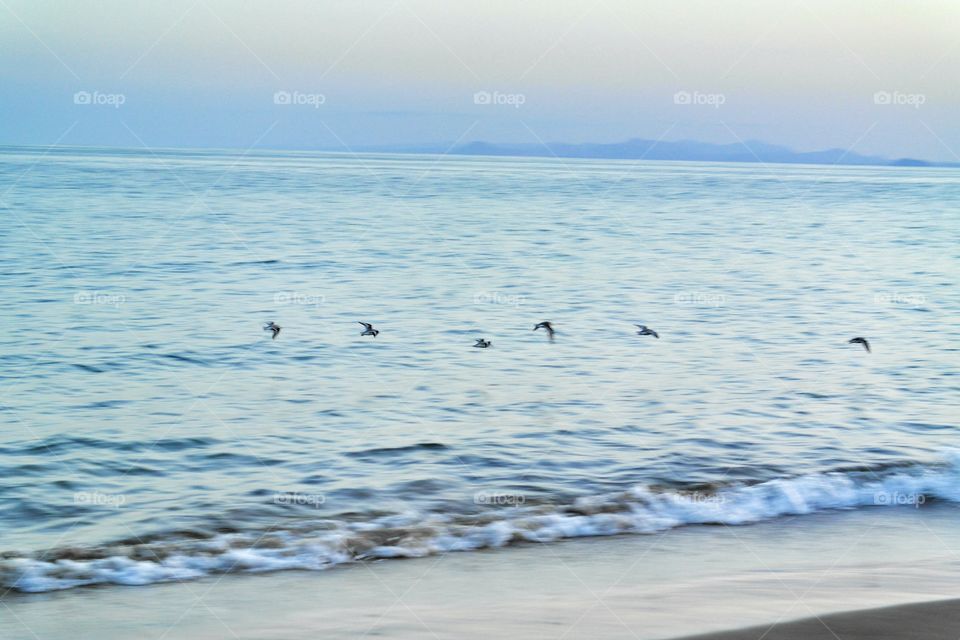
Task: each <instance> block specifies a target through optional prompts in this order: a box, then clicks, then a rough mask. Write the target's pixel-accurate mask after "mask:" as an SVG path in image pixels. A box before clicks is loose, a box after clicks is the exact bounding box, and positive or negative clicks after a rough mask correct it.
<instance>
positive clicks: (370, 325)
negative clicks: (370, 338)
mask: <svg viewBox="0 0 960 640" xmlns="http://www.w3.org/2000/svg"><path fill="white" fill-rule="evenodd" d="M360 324H362V325H363V326H365V327H366V328H367V329H373V325H372V324H370V323H369V322H360Z"/></svg>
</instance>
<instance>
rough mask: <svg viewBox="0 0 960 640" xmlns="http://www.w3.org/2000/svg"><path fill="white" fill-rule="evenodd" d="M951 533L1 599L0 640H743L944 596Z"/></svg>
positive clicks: (756, 538) (849, 525) (638, 543)
mask: <svg viewBox="0 0 960 640" xmlns="http://www.w3.org/2000/svg"><path fill="white" fill-rule="evenodd" d="M958 524H960V510H958V509H956V508H954V507H953V506H952V505H941V506H939V507H937V506H932V507H928V508H925V509H923V510H906V509H904V510H861V511H845V512H834V513H826V514H815V515H806V516H800V517H788V518H782V519H779V520H777V521H773V522H766V523H762V524H756V525H749V526H742V527H725V526H700V527H689V528H686V529H683V530H674V531H670V532H666V533H664V534H659V535H635V536H618V537H611V538H581V539H576V540H570V541H565V542H560V543H544V544H537V545H527V546H518V547H508V548H504V549H497V550H486V551H475V552H469V553H448V554H443V555H438V556H431V557H425V558H417V559H409V560H398V561H368V562H362V563H356V564H354V565H349V566H342V567H338V568H335V569H331V570H327V571H318V572H310V571H281V572H276V573H269V574H262V575H250V574H224V575H219V576H211V577H208V578H205V579H200V580H195V581H185V582H182V583H181V582H173V583H164V584H155V585H150V586H139V587H134V586H130V587H116V586H104V587H89V588H79V589H71V590H67V591H59V592H47V593H37V594H22V593H21V594H11V595H8V596H7V597H4V598H0V609H2V610H3V611H4V612H5V613H8V614H9V615H4V616H0V637H2V638H4V639H5V640H7V639H9V640H21V639H23V640H28V639H30V640H35V639H36V638H38V637H39V638H44V639H45V640H60V639H62V640H67V639H69V640H87V639H89V640H121V639H123V640H126V638H131V637H144V638H160V637H162V638H163V639H164V640H213V639H220V638H224V637H230V638H237V639H240V640H253V639H255V638H256V639H260V638H271V639H272V640H308V639H309V638H316V637H323V638H357V637H365V636H368V635H369V636H371V637H373V636H379V637H387V638H391V639H404V640H406V639H407V638H410V639H413V638H421V637H424V636H427V637H434V638H437V639H440V640H446V639H448V638H449V639H451V640H453V639H454V638H456V639H458V640H481V639H483V638H489V637H510V638H519V639H521V640H522V639H526V638H530V639H533V638H546V637H551V638H557V637H561V636H562V637H563V638H564V639H565V640H578V639H580V638H582V639H584V640H587V639H591V640H592V639H593V638H603V639H604V640H665V639H675V638H694V637H698V636H699V637H700V638H701V640H706V639H710V638H717V639H718V640H720V639H724V640H738V639H741V638H743V639H744V640H746V639H747V638H752V639H753V640H757V638H759V637H760V635H761V634H762V633H763V631H761V632H760V633H755V630H756V629H757V628H760V627H762V628H763V630H764V631H765V630H766V629H768V628H769V625H770V624H772V623H774V622H776V621H778V620H798V619H800V618H803V617H807V616H820V617H821V618H822V617H824V616H826V615H838V616H844V615H856V614H845V613H843V612H845V611H862V610H873V609H876V608H878V607H889V606H899V605H906V606H915V604H911V603H926V602H935V601H941V602H942V601H944V600H946V599H949V598H957V597H958V596H960V592H958V591H960V590H958V588H957V585H956V572H957V570H958V569H960V560H958V556H957V553H956V549H955V546H956V545H955V543H956V539H957V533H956V532H957V531H958V529H960V527H958ZM947 541H950V543H949V544H948V542H947ZM870 615H872V614H870ZM64 620H70V621H71V623H70V625H69V628H67V626H66V625H64V624H63V621H64ZM870 620H872V618H866V619H864V620H863V621H862V622H860V624H861V625H869V623H870ZM855 622H856V621H855ZM765 624H766V625H767V626H763V625H765ZM793 624H795V623H792V622H788V623H785V624H784V625H781V626H782V627H783V628H785V629H786V630H787V631H789V630H791V629H793V628H794V627H792V626H790V625H793ZM796 624H803V622H802V621H800V622H797V623H796ZM803 628H804V627H801V629H803ZM844 628H847V627H844ZM850 628H851V629H852V628H855V624H851V625H850ZM864 628H867V629H869V628H871V627H869V626H864ZM731 629H733V630H736V631H729V630H731ZM744 630H746V631H744ZM744 632H746V633H747V634H748V635H746V636H744V635H719V634H731V633H732V634H742V633H744ZM750 633H754V635H753V636H750V635H749V634H750ZM704 634H714V635H704ZM776 637H781V636H774V638H776ZM782 637H783V638H784V639H788V638H792V637H802V636H789V635H784V636H782ZM849 637H850V638H858V637H866V636H856V635H852V636H849ZM872 637H875V638H882V637H883V636H872ZM888 637H891V638H898V637H907V636H897V635H894V636H888ZM910 637H918V636H916V635H914V636H910ZM920 637H927V636H920ZM930 637H934V638H936V637H938V636H930ZM770 638H771V636H770V635H769V634H768V635H767V636H765V637H764V640H769V639H770ZM828 640H836V638H835V637H833V636H832V635H831V636H828ZM841 640H848V637H843V636H842V637H841ZM953 640H956V634H955V635H954V636H953Z"/></svg>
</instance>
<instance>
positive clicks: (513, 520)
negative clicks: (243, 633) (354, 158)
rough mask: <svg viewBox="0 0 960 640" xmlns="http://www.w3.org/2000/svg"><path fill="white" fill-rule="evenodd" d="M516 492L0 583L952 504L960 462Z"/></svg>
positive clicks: (296, 562)
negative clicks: (535, 499) (743, 480)
mask: <svg viewBox="0 0 960 640" xmlns="http://www.w3.org/2000/svg"><path fill="white" fill-rule="evenodd" d="M427 444H429V443H427ZM387 451H389V449H388V450H387ZM478 495H480V494H478ZM499 497H504V498H510V500H506V499H505V500H502V501H501V500H499V499H498V498H499ZM522 498H523V496H522V495H516V494H513V495H511V494H509V493H503V494H498V493H497V492H490V493H488V494H485V495H484V496H483V497H482V499H479V500H478V499H477V496H474V500H473V501H471V504H472V505H473V506H474V508H473V509H465V510H464V512H463V513H450V512H445V513H419V512H417V513H406V514H398V515H389V516H379V517H376V518H372V519H368V520H365V521H336V520H324V521H322V522H319V523H316V524H314V525H312V526H310V525H308V523H301V524H300V525H299V526H297V527H296V528H295V529H294V528H290V529H289V530H280V531H269V532H256V531H227V532H224V531H219V532H209V533H197V532H189V534H188V533H187V532H183V531H179V532H169V533H167V534H155V535H152V536H149V537H147V536H142V537H137V538H134V539H130V540H124V541H118V542H114V543H112V544H110V545H105V546H103V547H98V548H92V549H77V548H69V549H57V550H51V551H47V552H42V553H38V554H33V555H29V556H27V555H17V554H9V553H8V554H0V587H2V588H4V589H13V590H16V591H23V592H40V591H51V590H57V589H69V588H72V587H79V586H84V585H94V584H118V585H145V584H151V583H155V582H167V581H172V580H186V579H192V578H200V577H203V576H207V575H210V574H215V573H224V572H233V571H237V572H265V571H279V570H285V569H300V570H304V569H306V570H322V569H326V568H329V567H332V566H336V565H340V564H345V563H350V562H356V561H361V560H367V559H384V558H413V557H422V556H428V555H432V554H438V553H446V552H450V551H470V550H475V549H484V548H496V547H503V546H507V545H510V544H516V543H530V542H541V543H542V542H553V541H557V540H561V539H564V538H578V537H587V536H610V535H618V534H628V533H633V534H650V533H656V532H660V531H665V530H668V529H673V528H677V527H682V526H688V525H728V526H735V525H747V524H751V523H756V522H761V521H764V520H771V519H774V518H778V517H783V516H795V515H803V514H810V513H816V512H821V511H827V510H836V509H857V508H862V507H878V508H881V507H897V506H920V505H922V504H924V503H927V502H931V501H934V500H942V501H949V502H960V457H955V458H954V459H953V460H952V461H951V462H949V463H945V464H941V465H933V466H922V465H916V464H914V465H903V466H893V467H890V466H888V467H883V468H872V469H859V470H851V471H843V472H841V471H834V472H828V473H822V474H813V475H805V476H795V477H791V478H780V479H775V480H770V481H766V482H757V483H753V484H729V485H725V486H697V485H692V486H691V487H687V488H683V489H666V488H663V487H656V486H650V485H644V486H637V487H633V488H632V489H630V490H628V491H625V492H619V493H614V494H605V495H597V496H588V497H582V498H578V499H575V500H572V501H570V502H569V503H568V504H561V505H553V504H543V503H540V504H530V505H526V504H524V502H525V501H524V500H523V499H522ZM474 503H476V504H474ZM497 505H509V506H505V507H502V506H497Z"/></svg>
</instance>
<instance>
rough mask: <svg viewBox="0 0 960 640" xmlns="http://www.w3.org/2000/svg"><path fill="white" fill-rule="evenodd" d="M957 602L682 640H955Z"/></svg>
mask: <svg viewBox="0 0 960 640" xmlns="http://www.w3.org/2000/svg"><path fill="white" fill-rule="evenodd" d="M957 637H960V600H944V601H939V602H924V603H919V604H911V605H903V606H899V607H885V608H882V609H867V610H864V611H850V612H847V613H837V614H832V615H825V616H819V617H812V618H805V619H803V620H797V621H794V622H785V623H779V624H774V625H766V626H764V625H761V626H757V627H751V628H749V629H738V630H736V631H725V632H722V633H709V634H706V635H698V636H690V637H689V638H686V639H684V640H759V639H760V638H763V639H764V640H837V639H838V638H839V639H840V640H884V639H888V640H899V639H900V638H923V639H924V640H956V638H957Z"/></svg>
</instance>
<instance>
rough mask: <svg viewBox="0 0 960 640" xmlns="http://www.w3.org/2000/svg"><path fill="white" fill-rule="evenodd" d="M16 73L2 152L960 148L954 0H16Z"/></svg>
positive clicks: (4, 101) (7, 0)
mask: <svg viewBox="0 0 960 640" xmlns="http://www.w3.org/2000/svg"><path fill="white" fill-rule="evenodd" d="M0 72H2V84H0V144H2V143H6V144H49V143H53V142H55V141H59V142H60V143H61V144H89V145H105V146H130V147H136V146H141V145H149V146H154V147H178V146H201V147H202V146H216V147H237V148H247V147H249V146H251V145H256V146H258V147H267V148H333V147H338V146H341V145H345V146H347V147H360V146H364V145H376V144H391V143H415V142H441V141H454V140H460V141H463V142H466V141H470V140H478V139H481V140H490V141H498V142H520V141H522V142H535V141H537V140H545V141H570V142H584V141H597V142H613V141H619V140H624V139H627V138H631V137H643V138H653V139H657V138H663V139H667V140H677V139H683V138H693V139H698V140H704V141H710V142H736V141H737V140H739V139H744V140H746V139H759V140H764V141H767V142H773V143H779V144H785V145H788V146H791V147H793V148H796V149H799V150H812V149H820V148H826V147H842V148H848V147H852V148H853V150H855V151H857V152H860V153H865V154H877V155H883V156H888V157H901V156H912V157H920V158H926V159H932V160H949V161H958V160H960V157H958V155H957V154H960V2H957V1H956V0H925V1H923V2H905V1H904V2H893V1H885V0H834V1H820V0H796V1H794V0H783V1H776V0H754V1H730V2H721V1H719V0H678V1H674V2H663V1H656V2H654V1H646V0H582V1H579V0H578V1H576V2H564V1H562V0H552V1H551V0H526V1H525V2H519V1H516V0H513V1H507V0H499V1H497V0H494V1H490V0H486V1H485V2H475V3H473V2H471V3H468V2H462V1H454V0H429V1H428V0H277V1H273V2H260V1H256V2H255V1H253V0H232V1H230V0H165V1H163V2H161V1H159V0H157V1H155V2H132V1H130V0H110V1H94V0H90V1H86V2H75V3H67V2H62V1H61V0H0ZM278 91H286V92H288V93H289V94H290V95H291V102H294V101H300V102H301V104H275V101H274V94H275V93H276V92H278ZM480 91H487V92H489V93H490V94H491V95H492V96H493V97H492V101H497V100H499V101H501V102H502V104H477V103H475V100H474V94H475V93H476V92H480ZM77 92H87V93H88V94H90V96H91V100H90V101H91V102H94V103H96V102H97V101H100V102H101V104H75V101H74V94H75V93H77ZM678 92H687V94H689V95H690V96H691V100H690V101H691V102H694V104H683V103H682V102H683V99H682V98H681V99H680V102H681V103H680V104H678V103H677V100H676V99H675V95H676V94H677V93H678ZM116 96H122V97H121V98H117V97H116ZM877 96H879V97H877ZM79 100H80V102H83V100H84V99H83V98H80V99H79ZM120 100H122V102H123V104H121V105H119V106H117V107H115V106H114V103H116V102H118V101H120ZM280 100H281V102H282V101H283V98H281V99H280ZM321 101H322V104H319V103H320V102H321ZM698 101H699V102H700V104H696V102H698ZM518 102H522V104H519V105H518V104H517V103H518ZM718 103H719V104H718Z"/></svg>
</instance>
